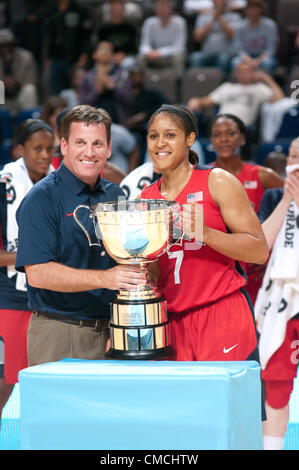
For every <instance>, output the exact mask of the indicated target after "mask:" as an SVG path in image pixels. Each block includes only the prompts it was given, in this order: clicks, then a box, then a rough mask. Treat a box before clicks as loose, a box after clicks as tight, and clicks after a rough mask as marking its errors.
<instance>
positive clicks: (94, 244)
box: [73, 204, 102, 248]
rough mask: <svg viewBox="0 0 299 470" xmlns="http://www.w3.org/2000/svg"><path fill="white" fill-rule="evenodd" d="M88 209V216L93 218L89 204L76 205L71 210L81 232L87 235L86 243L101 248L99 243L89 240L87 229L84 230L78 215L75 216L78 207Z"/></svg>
mask: <svg viewBox="0 0 299 470" xmlns="http://www.w3.org/2000/svg"><path fill="white" fill-rule="evenodd" d="M82 208H84V209H88V210H89V212H90V215H89V217H90V218H92V219H93V214H92V211H91V209H90V207H89V206H86V205H85V204H80V206H77V207H76V209H75V210H74V211H73V217H74V219H75V221H76V222H77V224H78V225H79V227H81V229H82V230H83V232H84V233H85V235H86V237H87V240H88V244H89V246H99V247H100V248H102V246H101V245H100V243H92V241H91V238H90V235H89V233H88V231H87V230H86V227H85V226H84V225H83V224H82V222H80V220H79V219H78V216H77V210H78V209H82Z"/></svg>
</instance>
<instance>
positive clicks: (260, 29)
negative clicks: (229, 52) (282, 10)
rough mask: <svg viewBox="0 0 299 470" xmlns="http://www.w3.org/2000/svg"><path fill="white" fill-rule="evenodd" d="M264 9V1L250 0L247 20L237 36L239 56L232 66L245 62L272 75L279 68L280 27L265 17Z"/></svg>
mask: <svg viewBox="0 0 299 470" xmlns="http://www.w3.org/2000/svg"><path fill="white" fill-rule="evenodd" d="M263 8H264V6H263V0H248V4H247V8H246V18H244V20H243V22H242V25H241V26H240V28H239V29H238V30H237V32H236V34H235V47H236V51H237V56H236V57H235V58H234V59H233V61H232V65H233V67H235V66H236V65H237V64H239V63H240V62H244V61H245V62H247V63H249V64H251V65H252V66H253V67H256V68H260V69H262V70H264V71H265V72H267V73H269V74H271V73H273V71H274V70H275V68H276V66H277V59H276V49H277V46H278V27H277V24H276V22H275V21H274V20H272V19H271V18H267V17H265V16H263Z"/></svg>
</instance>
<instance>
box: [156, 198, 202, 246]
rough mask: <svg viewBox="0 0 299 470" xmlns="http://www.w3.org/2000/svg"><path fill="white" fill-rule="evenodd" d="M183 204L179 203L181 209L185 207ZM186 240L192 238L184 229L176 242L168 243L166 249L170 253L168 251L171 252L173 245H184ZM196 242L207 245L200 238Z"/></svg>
mask: <svg viewBox="0 0 299 470" xmlns="http://www.w3.org/2000/svg"><path fill="white" fill-rule="evenodd" d="M183 206H184V205H183V204H181V205H178V208H179V209H180V210H182V209H183ZM184 240H186V241H191V239H190V238H189V237H188V235H186V234H185V232H184V231H183V230H181V235H180V237H179V238H178V239H177V240H176V241H175V242H173V243H172V242H170V243H168V245H167V247H166V250H165V251H166V252H167V253H168V252H169V249H170V248H172V247H173V246H180V247H182V246H183V241H184ZM196 243H197V244H198V245H201V246H205V245H206V244H205V243H203V242H200V241H199V240H197V241H196Z"/></svg>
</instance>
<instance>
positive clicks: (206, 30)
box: [189, 0, 241, 74]
mask: <svg viewBox="0 0 299 470" xmlns="http://www.w3.org/2000/svg"><path fill="white" fill-rule="evenodd" d="M213 4H214V8H213V10H211V11H209V12H207V13H200V14H199V15H198V16H197V18H196V20H195V26H194V31H193V44H194V46H199V48H200V50H199V51H194V52H192V53H191V54H190V56H189V65H190V67H209V66H212V67H219V68H220V69H221V70H222V71H223V72H224V73H225V74H227V73H228V72H229V71H230V61H231V58H232V57H233V56H234V55H235V50H234V40H233V39H234V35H235V31H236V29H237V28H238V27H239V25H240V23H241V15H240V14H239V13H237V12H232V11H229V10H227V7H226V0H213Z"/></svg>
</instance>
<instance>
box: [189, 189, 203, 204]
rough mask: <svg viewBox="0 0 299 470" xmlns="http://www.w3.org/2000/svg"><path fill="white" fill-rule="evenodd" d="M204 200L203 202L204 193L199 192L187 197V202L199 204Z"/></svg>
mask: <svg viewBox="0 0 299 470" xmlns="http://www.w3.org/2000/svg"><path fill="white" fill-rule="evenodd" d="M202 200H203V193H202V191H198V192H197V193H190V194H188V195H187V202H199V201H202Z"/></svg>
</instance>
